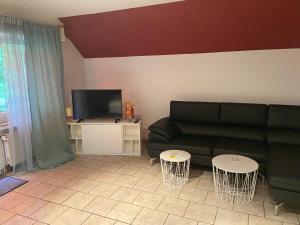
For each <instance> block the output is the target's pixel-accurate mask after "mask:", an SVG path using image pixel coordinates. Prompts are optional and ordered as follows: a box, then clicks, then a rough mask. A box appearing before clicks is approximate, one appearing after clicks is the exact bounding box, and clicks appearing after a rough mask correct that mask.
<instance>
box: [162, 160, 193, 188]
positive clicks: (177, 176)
mask: <svg viewBox="0 0 300 225" xmlns="http://www.w3.org/2000/svg"><path fill="white" fill-rule="evenodd" d="M160 162H161V169H162V177H163V182H164V183H167V184H169V185H174V186H182V185H184V184H186V183H187V182H188V179H189V169H190V159H189V160H187V161H183V162H170V161H166V160H164V159H160Z"/></svg>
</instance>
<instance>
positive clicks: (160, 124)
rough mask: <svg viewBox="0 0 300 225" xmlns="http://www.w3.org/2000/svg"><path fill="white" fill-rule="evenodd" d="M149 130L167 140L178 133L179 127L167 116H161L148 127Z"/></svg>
mask: <svg viewBox="0 0 300 225" xmlns="http://www.w3.org/2000/svg"><path fill="white" fill-rule="evenodd" d="M148 129H149V130H150V131H151V132H153V133H155V134H158V135H160V136H162V137H164V138H166V139H167V140H172V139H174V138H176V137H177V136H178V135H180V130H179V128H178V127H177V126H176V125H174V124H173V123H171V121H170V119H169V117H165V118H162V119H160V120H158V121H156V122H155V123H153V124H152V125H150V126H149V128H148Z"/></svg>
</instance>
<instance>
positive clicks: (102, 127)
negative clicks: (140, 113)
mask: <svg viewBox="0 0 300 225" xmlns="http://www.w3.org/2000/svg"><path fill="white" fill-rule="evenodd" d="M67 125H68V130H69V139H70V141H71V146H72V149H73V151H74V153H76V154H94V155H101V154H106V155H109V154H111V155H116V154H118V155H134V156H137V155H141V121H139V122H138V123H134V122H128V121H120V122H119V123H115V122H114V120H111V119H110V120H87V121H84V122H82V123H76V122H69V123H68V124H67ZM83 126H84V128H83ZM118 143H119V144H118Z"/></svg>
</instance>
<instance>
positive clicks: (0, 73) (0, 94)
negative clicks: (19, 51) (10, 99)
mask: <svg viewBox="0 0 300 225" xmlns="http://www.w3.org/2000/svg"><path fill="white" fill-rule="evenodd" d="M6 110H7V107H6V98H5V92H4V65H3V51H2V48H1V47H0V113H1V112H6Z"/></svg>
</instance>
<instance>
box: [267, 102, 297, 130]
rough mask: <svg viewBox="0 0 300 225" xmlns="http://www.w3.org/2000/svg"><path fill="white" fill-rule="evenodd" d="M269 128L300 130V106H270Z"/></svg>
mask: <svg viewBox="0 0 300 225" xmlns="http://www.w3.org/2000/svg"><path fill="white" fill-rule="evenodd" d="M267 125H268V128H283V129H299V130H300V106H291V105H269V110H268V124H267Z"/></svg>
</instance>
